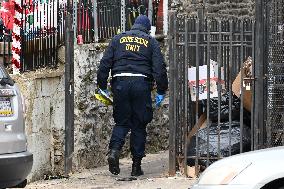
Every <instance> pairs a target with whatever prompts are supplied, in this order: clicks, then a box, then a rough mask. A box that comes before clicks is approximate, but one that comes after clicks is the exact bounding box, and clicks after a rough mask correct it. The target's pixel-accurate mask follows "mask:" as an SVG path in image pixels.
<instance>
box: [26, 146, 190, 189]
mask: <svg viewBox="0 0 284 189" xmlns="http://www.w3.org/2000/svg"><path fill="white" fill-rule="evenodd" d="M131 164H132V161H131V159H127V158H125V159H121V160H120V169H121V173H120V175H118V176H114V175H112V174H111V173H110V172H109V171H108V166H104V167H99V168H96V169H88V170H84V171H82V172H80V173H76V174H73V175H71V177H70V178H69V179H55V180H42V181H37V182H34V183H30V184H29V185H28V186H27V187H26V188H28V189H40V188H47V189H51V188H52V189H53V188H54V189H55V188H56V189H65V188H68V189H73V188H84V189H107V188H111V189H112V188H115V189H173V188H178V189H188V188H190V187H191V186H192V184H193V182H194V180H192V179H188V178H185V177H183V176H178V177H167V171H168V151H166V152H160V153H157V154H149V155H147V156H146V157H145V158H144V159H143V161H142V168H143V170H144V175H143V176H140V177H138V178H137V180H132V181H121V180H123V179H126V180H127V179H128V178H130V172H131Z"/></svg>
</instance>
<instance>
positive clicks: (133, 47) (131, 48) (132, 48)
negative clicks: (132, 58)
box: [125, 44, 140, 52]
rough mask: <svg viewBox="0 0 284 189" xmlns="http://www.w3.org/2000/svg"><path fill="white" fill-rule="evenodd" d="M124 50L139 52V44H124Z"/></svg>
mask: <svg viewBox="0 0 284 189" xmlns="http://www.w3.org/2000/svg"><path fill="white" fill-rule="evenodd" d="M125 50H127V51H133V52H139V50H140V46H139V45H131V44H126V46H125Z"/></svg>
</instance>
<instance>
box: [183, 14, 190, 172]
mask: <svg viewBox="0 0 284 189" xmlns="http://www.w3.org/2000/svg"><path fill="white" fill-rule="evenodd" d="M188 27H189V24H188V20H187V19H186V20H185V38H184V42H185V47H184V53H185V54H184V64H183V66H184V76H183V77H184V80H183V85H184V86H183V87H184V89H183V90H184V94H183V95H184V96H183V97H184V98H183V100H184V123H183V124H184V125H183V127H184V131H183V132H184V133H183V135H184V136H183V137H184V151H183V154H184V157H185V158H184V162H183V166H184V173H185V175H186V176H188V175H187V158H186V157H187V144H188V143H187V133H188V108H187V107H188Z"/></svg>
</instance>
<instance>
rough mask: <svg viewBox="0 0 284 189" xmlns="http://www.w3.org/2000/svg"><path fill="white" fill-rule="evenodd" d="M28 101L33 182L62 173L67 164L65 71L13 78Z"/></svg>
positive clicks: (27, 121) (39, 72)
mask: <svg viewBox="0 0 284 189" xmlns="http://www.w3.org/2000/svg"><path fill="white" fill-rule="evenodd" d="M12 77H13V79H14V80H15V81H16V83H17V84H18V85H19V87H20V89H21V92H22V94H23V96H24V99H25V106H26V118H25V128H26V134H27V142H28V150H29V151H30V152H32V153H33V155H34V156H33V157H34V162H33V168H32V171H31V173H30V175H29V177H28V180H29V181H34V180H38V179H42V178H43V176H44V175H55V174H61V173H62V170H64V169H63V165H64V156H63V155H64V140H63V139H64V108H65V105H64V97H65V93H64V77H63V69H62V68H59V69H58V70H46V69H44V70H39V71H36V72H28V73H24V74H21V75H14V76H12Z"/></svg>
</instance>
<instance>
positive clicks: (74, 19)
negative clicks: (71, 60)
mask: <svg viewBox="0 0 284 189" xmlns="http://www.w3.org/2000/svg"><path fill="white" fill-rule="evenodd" d="M77 14H78V2H77V1H73V29H74V36H75V37H76V36H77V27H78V26H77V20H78V15H77ZM74 42H75V41H74ZM75 43H76V42H75Z"/></svg>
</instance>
